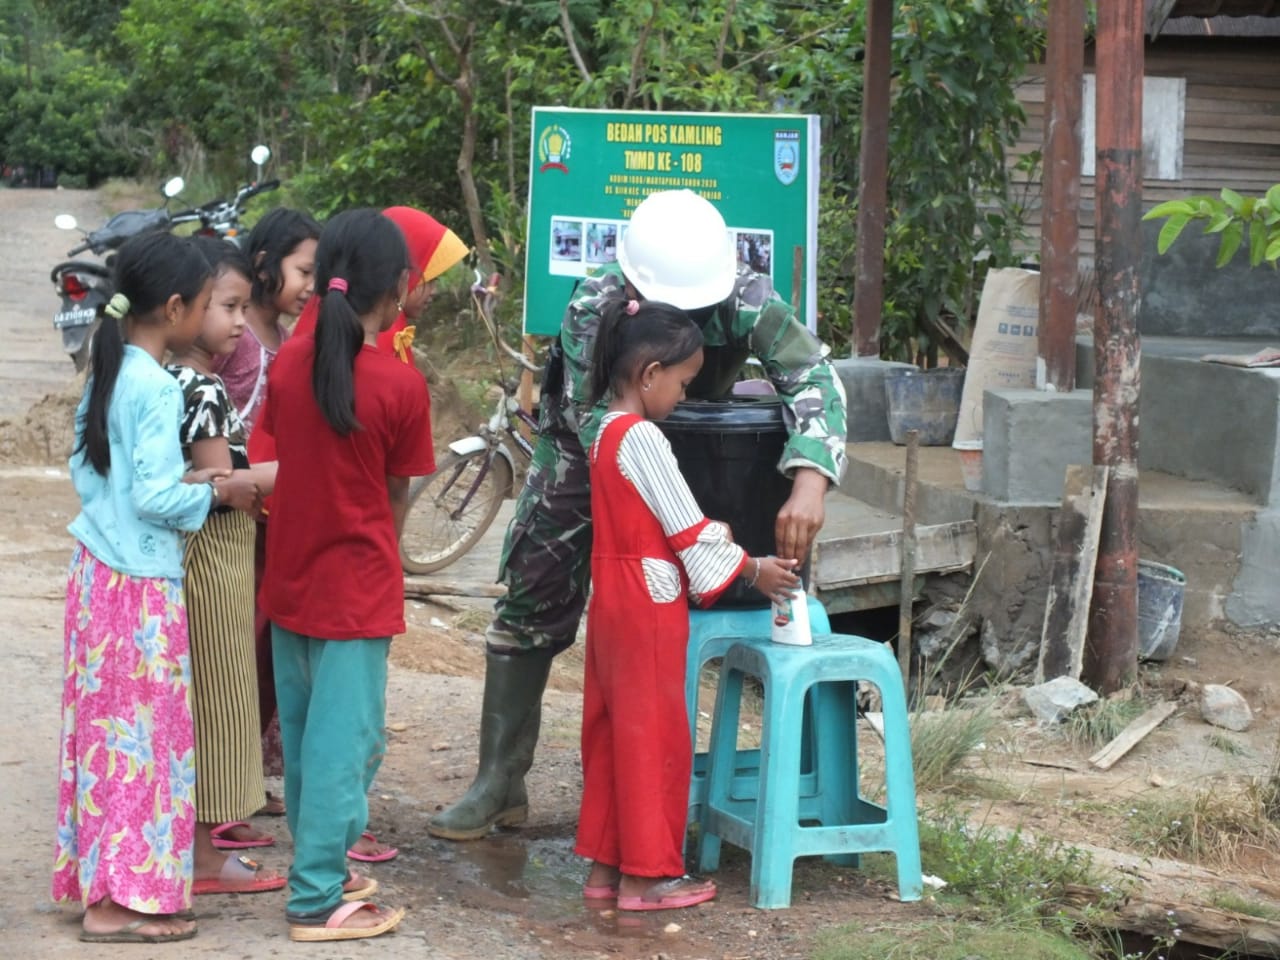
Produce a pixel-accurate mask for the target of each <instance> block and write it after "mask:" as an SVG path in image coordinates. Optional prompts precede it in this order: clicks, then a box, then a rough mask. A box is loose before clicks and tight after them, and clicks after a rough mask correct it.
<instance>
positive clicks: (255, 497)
mask: <svg viewBox="0 0 1280 960" xmlns="http://www.w3.org/2000/svg"><path fill="white" fill-rule="evenodd" d="M215 483H216V485H217V488H218V503H219V505H221V506H224V507H233V508H234V509H236V510H243V511H244V512H245V513H247V514H249V515H251V516H257V515H258V513H259V511H261V509H262V494H261V493H260V492H259V490H258V485H257V484H256V483H254V482H253V477H252V475H251V474H250V472H249V471H248V470H236V471H234V472H233V473H232V474H231V475H230V476H228V477H224V478H223V479H221V480H217V481H215Z"/></svg>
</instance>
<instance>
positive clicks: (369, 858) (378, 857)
mask: <svg viewBox="0 0 1280 960" xmlns="http://www.w3.org/2000/svg"><path fill="white" fill-rule="evenodd" d="M360 836H361V837H362V838H363V839H365V840H368V841H369V842H370V843H377V842H378V838H377V837H375V836H374V835H373V834H372V833H370V832H369V831H368V830H366V831H365V832H364V833H362V834H360ZM347 856H348V857H350V858H351V859H352V860H359V861H360V862H361V863H386V862H387V861H388V860H394V859H395V858H396V857H398V856H400V851H399V850H398V849H396V848H395V847H388V848H387V849H386V850H383V851H382V852H381V853H357V852H356V848H355V847H352V848H351V849H350V850H348V851H347Z"/></svg>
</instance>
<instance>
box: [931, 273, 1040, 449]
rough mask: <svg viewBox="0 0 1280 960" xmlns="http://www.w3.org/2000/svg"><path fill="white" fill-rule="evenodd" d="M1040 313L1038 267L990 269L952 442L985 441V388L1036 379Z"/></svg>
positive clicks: (1027, 383)
mask: <svg viewBox="0 0 1280 960" xmlns="http://www.w3.org/2000/svg"><path fill="white" fill-rule="evenodd" d="M1039 315H1040V274H1039V272H1038V271H1035V270H1022V269H1020V268H1017V267H1005V268H1002V269H999V270H990V271H988V272H987V281H986V283H985V284H983V287H982V299H981V300H980V301H979V302H978V319H977V322H975V323H974V327H973V343H972V344H971V345H970V347H969V366H968V370H967V372H966V373H965V378H964V391H963V392H962V393H961V394H960V419H959V421H958V422H957V423H956V436H955V440H954V441H952V446H954V447H957V448H959V449H961V450H972V449H974V448H975V447H979V448H980V447H981V444H982V394H983V392H984V391H986V390H1006V389H1016V388H1019V387H1034V386H1035V385H1036V358H1037V356H1038V355H1039V338H1038V337H1037V336H1036V332H1037V330H1038V329H1039V325H1040V321H1039Z"/></svg>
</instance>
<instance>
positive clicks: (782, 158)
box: [773, 130, 800, 187]
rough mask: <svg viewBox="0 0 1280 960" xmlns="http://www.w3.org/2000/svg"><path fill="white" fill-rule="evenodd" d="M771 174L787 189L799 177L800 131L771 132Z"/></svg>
mask: <svg viewBox="0 0 1280 960" xmlns="http://www.w3.org/2000/svg"><path fill="white" fill-rule="evenodd" d="M773 173H774V175H775V176H776V177H777V178H778V182H779V183H781V184H782V185H783V186H784V187H789V186H791V184H793V183H795V182H796V177H798V176H799V175H800V131H799V130H775V131H773Z"/></svg>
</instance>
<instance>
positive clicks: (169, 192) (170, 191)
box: [161, 177, 187, 197]
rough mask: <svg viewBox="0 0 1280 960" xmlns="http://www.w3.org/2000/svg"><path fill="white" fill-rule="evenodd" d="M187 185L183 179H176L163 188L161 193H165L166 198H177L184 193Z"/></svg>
mask: <svg viewBox="0 0 1280 960" xmlns="http://www.w3.org/2000/svg"><path fill="white" fill-rule="evenodd" d="M186 185H187V181H185V180H183V179H182V178H181V177H174V178H173V179H172V180H170V181H169V182H168V183H166V184H165V185H164V186H163V187H162V188H161V192H163V193H164V195H165V196H166V197H176V196H177V195H178V194H180V193H181V192H182V188H183V187H185V186H186Z"/></svg>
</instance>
